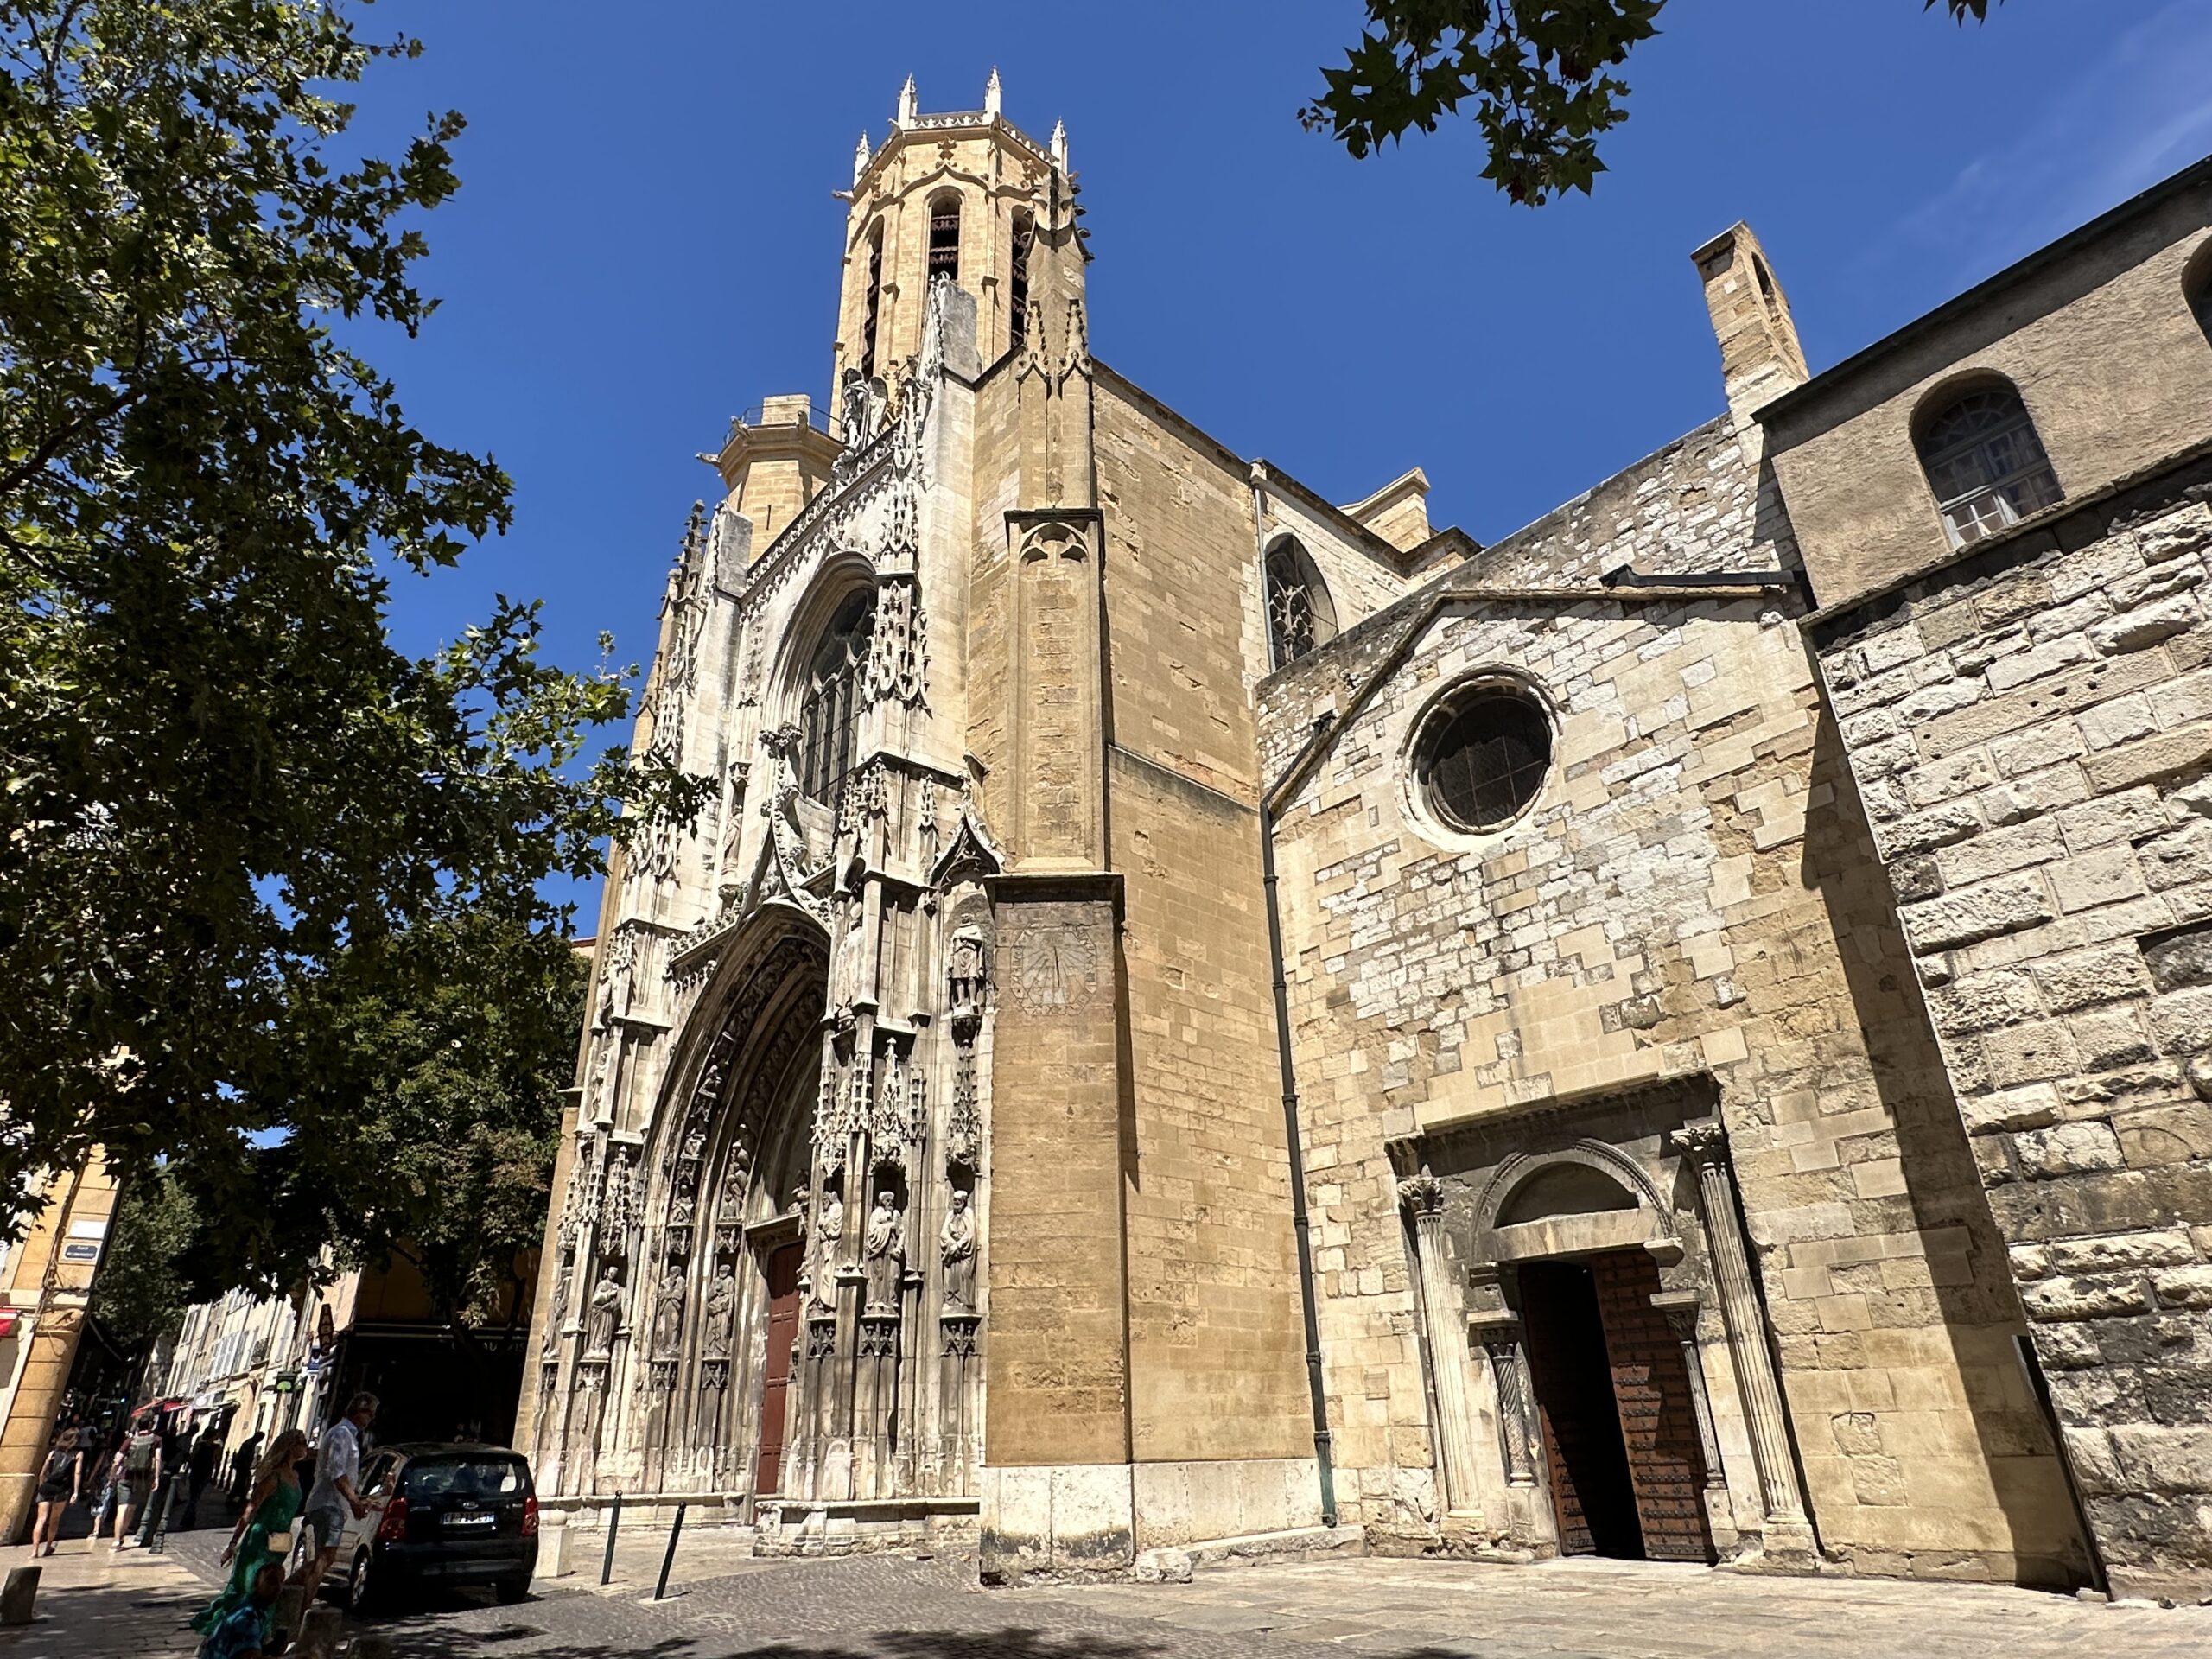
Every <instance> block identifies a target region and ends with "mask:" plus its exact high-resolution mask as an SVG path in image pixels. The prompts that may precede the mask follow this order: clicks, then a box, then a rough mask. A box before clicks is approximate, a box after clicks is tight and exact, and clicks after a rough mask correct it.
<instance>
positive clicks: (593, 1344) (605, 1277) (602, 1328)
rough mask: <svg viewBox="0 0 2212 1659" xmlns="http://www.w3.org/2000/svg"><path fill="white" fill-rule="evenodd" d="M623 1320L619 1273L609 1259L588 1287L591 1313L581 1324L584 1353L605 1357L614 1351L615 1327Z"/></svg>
mask: <svg viewBox="0 0 2212 1659" xmlns="http://www.w3.org/2000/svg"><path fill="white" fill-rule="evenodd" d="M621 1323H622V1275H621V1274H620V1273H619V1272H617V1271H616V1269H615V1267H614V1264H613V1262H608V1263H607V1265H606V1266H605V1267H603V1268H601V1269H600V1270H599V1282H598V1283H597V1284H595V1285H594V1286H593V1287H592V1288H591V1313H590V1314H589V1316H588V1318H587V1319H586V1320H585V1324H584V1352H586V1353H587V1354H589V1355H591V1356H593V1357H595V1358H599V1359H604V1358H606V1357H607V1355H608V1354H610V1353H612V1352H613V1349H614V1332H615V1328H616V1327H617V1326H618V1325H620V1324H621Z"/></svg>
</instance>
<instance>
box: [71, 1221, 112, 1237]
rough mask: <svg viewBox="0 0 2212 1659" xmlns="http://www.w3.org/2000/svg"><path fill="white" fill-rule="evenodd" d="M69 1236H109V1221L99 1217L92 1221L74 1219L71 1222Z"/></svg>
mask: <svg viewBox="0 0 2212 1659" xmlns="http://www.w3.org/2000/svg"><path fill="white" fill-rule="evenodd" d="M69 1236H70V1237H72V1238H105V1237H106V1236H107V1223H106V1222H105V1220H99V1219H95V1220H92V1221H82V1220H79V1221H73V1222H71V1223H70V1224H69Z"/></svg>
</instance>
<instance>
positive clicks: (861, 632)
mask: <svg viewBox="0 0 2212 1659" xmlns="http://www.w3.org/2000/svg"><path fill="white" fill-rule="evenodd" d="M874 635H875V592H874V589H873V588H861V589H859V590H858V591H856V592H855V593H853V594H849V596H848V597H847V598H846V600H845V601H844V603H842V605H840V606H838V607H837V613H836V615H835V616H833V617H831V618H830V619H829V628H828V629H827V630H826V631H825V632H823V636H822V643H821V644H820V645H817V646H816V647H815V652H814V660H813V661H812V662H811V663H810V664H808V665H807V671H806V692H805V696H804V697H803V698H802V699H801V701H800V703H799V732H800V743H799V753H798V784H799V787H800V788H801V789H802V790H804V791H806V793H807V795H808V796H809V797H810V798H812V799H814V800H817V801H823V802H826V803H828V804H830V805H833V806H834V805H835V804H836V800H837V791H839V790H840V789H841V788H842V787H843V785H844V782H845V778H846V775H847V774H848V773H849V772H851V771H852V769H853V732H854V728H855V726H857V725H858V723H859V721H860V712H861V675H862V674H863V673H864V672H865V671H867V668H868V642H869V641H870V640H871V639H874Z"/></svg>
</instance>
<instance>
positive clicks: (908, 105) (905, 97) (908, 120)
mask: <svg viewBox="0 0 2212 1659" xmlns="http://www.w3.org/2000/svg"><path fill="white" fill-rule="evenodd" d="M921 109H922V103H921V99H920V96H919V95H918V93H917V92H915V91H914V78H913V77H912V75H909V76H907V77H906V85H905V86H901V87H900V88H899V113H898V116H897V117H896V119H897V121H898V123H899V125H900V126H902V127H911V126H912V125H913V124H914V118H915V117H917V116H918V115H919V114H920V113H921Z"/></svg>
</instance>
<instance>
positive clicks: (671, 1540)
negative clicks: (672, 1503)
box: [653, 1503, 690, 1601]
mask: <svg viewBox="0 0 2212 1659" xmlns="http://www.w3.org/2000/svg"><path fill="white" fill-rule="evenodd" d="M689 1507H690V1505H688V1504H684V1503H679V1504H677V1506H676V1524H675V1525H674V1526H672V1527H671V1528H670V1529H668V1553H667V1554H664V1555H663V1556H662V1557H661V1558H660V1582H659V1583H658V1584H657V1585H655V1586H653V1599H654V1600H655V1601H662V1600H665V1599H667V1596H668V1569H669V1568H670V1567H672V1566H673V1565H675V1562H676V1541H677V1539H678V1538H681V1537H682V1536H683V1511H684V1510H686V1509H688V1508H689Z"/></svg>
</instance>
